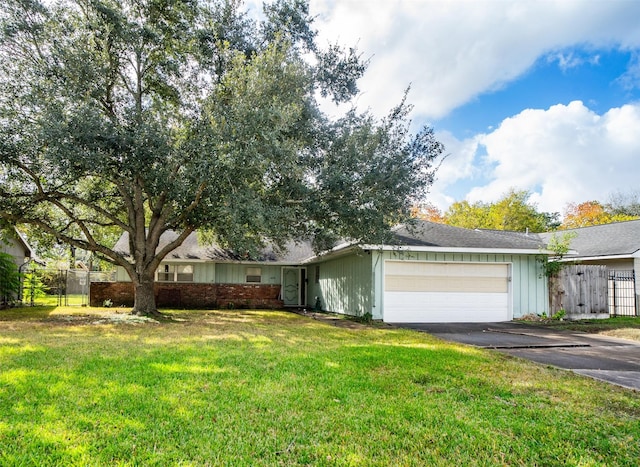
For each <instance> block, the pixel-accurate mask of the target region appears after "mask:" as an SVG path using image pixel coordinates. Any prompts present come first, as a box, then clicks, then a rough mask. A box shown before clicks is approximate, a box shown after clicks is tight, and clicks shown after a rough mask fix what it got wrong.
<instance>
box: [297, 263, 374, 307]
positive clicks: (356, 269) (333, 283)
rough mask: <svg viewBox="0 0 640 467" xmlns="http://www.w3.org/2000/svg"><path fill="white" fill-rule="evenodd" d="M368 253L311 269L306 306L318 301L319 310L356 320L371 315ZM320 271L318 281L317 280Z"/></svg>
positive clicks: (314, 265) (321, 264) (312, 266)
mask: <svg viewBox="0 0 640 467" xmlns="http://www.w3.org/2000/svg"><path fill="white" fill-rule="evenodd" d="M371 257H372V255H371V253H367V252H359V253H358V254H350V255H346V256H342V257H340V258H336V259H333V260H329V261H325V262H322V263H319V264H313V265H310V266H309V268H308V271H309V292H308V294H307V297H308V304H309V306H314V304H315V297H319V298H320V303H321V306H322V309H323V310H325V311H331V312H334V313H343V314H347V315H353V316H358V315H361V314H364V313H370V312H371V303H372V297H373V295H372V289H371V277H372V276H371V272H372V270H371ZM316 266H318V267H319V273H320V279H319V280H318V279H317V277H316Z"/></svg>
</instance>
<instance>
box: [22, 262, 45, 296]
mask: <svg viewBox="0 0 640 467" xmlns="http://www.w3.org/2000/svg"><path fill="white" fill-rule="evenodd" d="M47 290H48V287H47V286H46V285H45V283H44V282H43V281H42V273H41V271H40V270H39V269H37V268H32V269H30V270H29V271H28V272H26V273H25V274H24V280H23V281H22V301H23V302H25V303H30V304H34V302H35V301H36V300H38V299H41V298H44V297H45V296H46V294H47Z"/></svg>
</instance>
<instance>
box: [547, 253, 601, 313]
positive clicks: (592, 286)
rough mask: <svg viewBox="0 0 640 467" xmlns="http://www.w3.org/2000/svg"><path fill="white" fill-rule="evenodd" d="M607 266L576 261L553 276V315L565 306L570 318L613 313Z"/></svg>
mask: <svg viewBox="0 0 640 467" xmlns="http://www.w3.org/2000/svg"><path fill="white" fill-rule="evenodd" d="M608 284H609V273H608V271H607V267H606V266H594V265H572V266H567V267H565V268H562V269H561V270H560V272H559V273H558V274H557V276H554V277H551V278H550V279H549V298H550V310H551V316H553V315H554V314H555V313H557V312H558V311H559V310H565V312H566V318H567V319H589V318H606V317H608V316H609V301H608V287H609V285H608Z"/></svg>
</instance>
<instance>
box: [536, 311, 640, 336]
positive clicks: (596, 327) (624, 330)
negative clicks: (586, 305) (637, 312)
mask: <svg viewBox="0 0 640 467" xmlns="http://www.w3.org/2000/svg"><path fill="white" fill-rule="evenodd" d="M529 324H534V325H536V326H545V327H550V328H553V329H566V330H571V331H581V332H588V333H592V334H603V335H606V336H612V337H619V338H621V339H629V340H636V341H640V317H635V316H617V317H614V318H608V319H584V320H577V321H558V320H546V321H534V322H531V323H529Z"/></svg>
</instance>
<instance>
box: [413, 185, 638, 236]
mask: <svg viewBox="0 0 640 467" xmlns="http://www.w3.org/2000/svg"><path fill="white" fill-rule="evenodd" d="M530 198H531V193H530V192H529V191H526V190H521V191H518V190H515V189H511V190H509V191H508V192H507V193H505V194H504V195H503V196H502V197H501V198H500V199H499V200H497V201H495V202H493V203H485V202H482V201H478V202H475V203H470V202H469V201H456V202H455V203H453V204H452V205H451V206H449V208H448V209H447V210H446V211H444V212H442V211H440V210H439V209H438V208H437V207H435V206H434V205H433V204H430V203H424V204H419V205H416V206H414V209H413V215H414V217H415V218H418V219H423V220H428V221H431V222H438V223H441V224H448V225H452V226H456V227H463V228H467V229H493V230H511V231H516V232H526V231H529V232H548V231H552V230H566V229H575V228H579V227H588V226H591V225H600V224H610V223H613V222H623V221H628V220H634V219H640V193H616V194H614V195H612V196H611V198H610V200H609V201H608V202H606V203H601V202H599V201H585V202H583V203H569V204H567V206H566V207H565V210H564V216H562V217H561V216H560V213H558V212H543V211H540V210H538V207H537V205H536V204H535V203H533V202H531V201H530Z"/></svg>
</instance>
